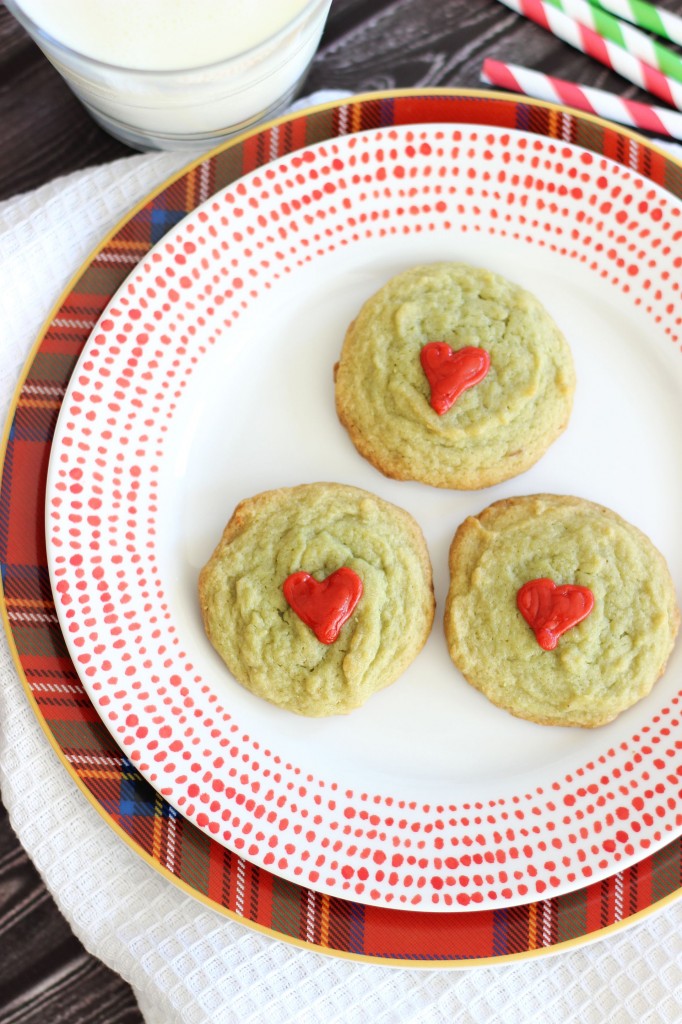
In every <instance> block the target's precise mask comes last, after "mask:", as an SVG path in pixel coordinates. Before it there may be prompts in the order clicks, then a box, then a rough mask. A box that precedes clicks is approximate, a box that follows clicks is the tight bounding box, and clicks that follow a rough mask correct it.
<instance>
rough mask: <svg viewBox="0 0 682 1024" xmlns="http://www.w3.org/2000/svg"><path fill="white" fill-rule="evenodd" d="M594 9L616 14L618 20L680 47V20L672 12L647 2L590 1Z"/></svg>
mask: <svg viewBox="0 0 682 1024" xmlns="http://www.w3.org/2000/svg"><path fill="white" fill-rule="evenodd" d="M590 2H591V3H593V4H595V6H596V7H601V8H602V9H603V10H605V11H611V13H612V14H617V15H618V17H619V18H624V19H625V21H630V22H632V24H633V25H638V26H639V28H645V29H646V30H647V31H648V32H654V33H655V34H656V35H657V36H660V37H661V39H667V40H668V42H670V43H679V44H680V45H682V18H680V16H679V14H673V13H672V11H664V10H663V8H661V7H656V6H655V5H654V4H650V3H648V2H647V0H590Z"/></svg>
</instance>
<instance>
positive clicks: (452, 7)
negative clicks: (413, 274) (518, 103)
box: [0, 0, 682, 1024]
mask: <svg viewBox="0 0 682 1024" xmlns="http://www.w3.org/2000/svg"><path fill="white" fill-rule="evenodd" d="M660 3H661V6H663V7H666V8H667V9H669V10H671V11H675V12H676V13H679V14H682V0H660ZM486 56H493V57H497V58H498V59H500V60H507V61H512V62H516V63H518V64H524V65H526V66H529V67H534V68H537V69H538V70H541V71H547V72H550V73H552V74H556V75H559V76H563V77H565V78H569V79H572V80H573V81H578V82H581V83H583V84H586V85H598V86H601V87H602V88H605V89H609V90H611V91H614V92H620V93H621V94H622V95H625V96H628V97H632V98H639V99H644V100H647V99H649V101H651V97H647V96H645V95H644V94H641V93H639V91H638V90H637V89H636V88H634V87H633V86H630V85H628V84H627V83H624V82H623V80H622V79H621V78H619V77H618V76H617V75H615V74H613V73H611V72H609V71H607V70H606V69H605V68H603V67H601V66H600V65H599V64H597V63H596V62H594V61H593V60H591V59H590V58H588V57H585V56H583V55H582V54H580V53H578V52H577V51H575V50H572V49H571V48H570V47H568V46H567V45H565V44H563V43H561V42H559V41H558V40H556V39H554V38H553V37H552V36H551V35H549V34H548V33H547V32H545V31H544V30H543V29H541V28H539V27H537V26H536V25H534V24H532V23H530V22H528V21H526V20H524V19H523V18H521V17H518V16H517V15H515V14H513V13H512V12H510V11H509V10H508V9H507V8H506V7H504V6H502V5H501V4H500V3H498V2H497V0H333V4H332V10H331V14H330V17H329V21H328V24H327V28H326V31H325V34H324V37H323V39H322V43H321V46H320V49H319V52H318V54H317V57H316V58H315V61H314V63H313V66H312V69H311V71H310V74H309V76H308V79H307V81H306V83H305V85H304V88H303V93H304V94H307V93H309V92H312V91H314V90H316V89H321V88H334V89H349V90H353V91H362V92H364V91H367V90H373V89H391V88H394V87H404V86H410V87H417V88H424V89H428V88H430V87H432V86H478V85H480V80H479V73H480V67H481V64H482V61H483V59H484V58H485V57H486ZM0 126H1V128H2V144H1V145H0V200H2V199H6V198H8V197H10V196H13V195H16V194H17V193H19V192H24V191H27V190H29V189H33V188H35V187H37V186H38V185H41V184H42V183H44V182H46V181H49V180H51V179H52V178H55V177H56V176H58V175H61V174H66V173H68V172H70V171H75V170H77V169H79V168H83V167H87V166H90V165H94V164H98V163H103V162H106V161H110V160H113V159H115V158H118V157H122V156H126V155H128V154H130V153H131V152H132V151H131V150H129V149H127V147H125V146H124V145H123V144H121V143H120V142H117V141H115V140H114V139H112V138H110V137H109V136H108V135H106V134H105V133H104V132H103V131H102V130H101V129H100V128H98V127H97V125H96V124H95V123H94V122H93V121H92V120H91V119H90V117H89V116H88V115H87V114H86V112H85V111H84V110H83V108H82V107H81V106H80V104H79V103H78V101H77V100H76V99H75V98H74V97H73V96H72V94H71V93H70V92H69V90H68V89H67V87H66V86H65V85H64V84H63V82H62V80H61V78H60V77H59V75H58V74H57V73H56V72H55V71H54V70H53V69H52V67H51V66H50V65H49V64H48V62H47V61H46V60H45V58H44V57H43V55H42V53H41V52H40V51H39V50H38V49H37V47H36V46H34V44H33V43H32V42H31V40H30V39H29V38H28V37H27V36H26V34H25V32H24V31H23V30H22V29H21V28H20V26H19V25H18V24H17V23H16V22H15V21H14V19H13V18H12V17H11V16H10V14H9V13H8V11H7V10H6V9H5V8H4V5H0ZM0 948H1V949H2V954H1V955H0V1024H3V1022H5V1021H7V1022H9V1021H11V1022H12V1024H53V1022H57V1021H58V1022H59V1024H140V1022H141V1020H142V1018H141V1016H140V1013H139V1010H138V1008H137V1005H136V1003H135V1000H134V997H133V995H132V992H131V990H130V989H129V987H128V986H127V985H126V984H125V983H124V982H123V981H122V980H121V979H120V978H119V977H118V976H117V975H115V974H113V973H112V972H111V971H109V970H108V969H107V968H106V967H104V966H103V965H102V964H101V963H100V962H99V961H97V960H95V959H93V958H92V957H90V956H89V955H88V954H87V953H86V952H85V950H84V949H83V948H82V947H81V945H80V944H79V942H78V941H77V940H76V938H75V937H74V936H73V935H72V933H71V931H70V929H69V927H68V925H67V924H66V922H65V921H64V919H63V918H62V916H61V915H60V913H59V911H58V910H57V908H56V907H55V905H54V903H53V902H52V899H51V897H50V896H49V894H48V892H47V890H46V889H45V888H44V886H43V885H42V883H41V881H40V879H39V877H38V875H37V873H36V871H35V869H34V868H33V866H32V864H31V863H30V861H29V860H28V858H27V857H26V855H25V854H24V852H23V850H22V848H21V847H20V845H19V843H18V842H17V840H16V837H15V836H14V833H13V832H12V830H11V827H10V825H9V822H8V819H7V814H6V812H5V811H4V809H3V808H2V806H1V805H0Z"/></svg>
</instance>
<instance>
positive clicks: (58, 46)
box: [5, 0, 332, 78]
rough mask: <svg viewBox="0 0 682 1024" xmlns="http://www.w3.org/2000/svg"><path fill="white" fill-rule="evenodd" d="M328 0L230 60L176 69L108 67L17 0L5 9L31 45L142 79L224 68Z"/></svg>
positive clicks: (311, 3) (318, 1) (314, 2)
mask: <svg viewBox="0 0 682 1024" xmlns="http://www.w3.org/2000/svg"><path fill="white" fill-rule="evenodd" d="M331 2H332V0H307V3H306V4H305V6H304V7H303V8H302V9H301V10H300V11H299V12H298V14H297V15H296V16H295V17H294V18H292V19H291V20H290V21H287V22H286V23H285V24H284V25H282V27H281V28H279V29H277V31H276V32H273V33H272V35H269V36H266V37H265V39H262V40H261V41H260V42H259V43H256V44H255V45H254V46H250V47H249V48H248V49H246V50H240V51H239V52H238V53H233V54H232V55H231V56H230V57H224V58H223V59H222V60H216V61H211V63H209V64H195V65H190V66H189V67H176V68H159V69H155V68H133V67H128V66H126V65H125V64H110V63H109V62H107V61H104V60H99V59H98V58H97V57H91V56H89V54H87V53H82V52H81V51H80V50H75V49H74V48H73V47H72V46H68V45H67V44H66V43H62V42H61V40H59V39H56V38H55V37H54V36H53V35H51V34H50V33H49V32H46V31H45V29H43V28H41V27H40V25H38V24H37V23H36V22H35V21H34V20H33V18H31V16H30V15H28V14H27V13H26V11H25V10H24V9H23V7H22V6H21V0H5V6H6V7H7V9H8V11H9V12H10V14H12V15H14V17H15V18H16V19H17V21H18V22H19V23H20V24H21V25H23V26H24V28H25V29H26V31H27V32H28V33H29V35H31V36H32V37H33V39H34V41H35V42H38V41H39V40H45V42H46V43H48V44H49V45H50V46H51V47H53V48H54V49H55V50H57V51H58V52H61V53H63V54H65V55H68V56H70V57H75V58H77V59H78V60H82V61H87V62H88V63H90V64H92V65H93V66H94V67H97V68H102V69H103V70H106V71H119V72H128V73H131V74H135V75H143V76H145V77H147V76H149V77H152V76H153V77H156V78H159V77H162V78H163V77H169V78H170V77H172V76H175V75H179V74H182V75H191V74H200V73H205V72H206V71H212V70H215V69H216V68H221V67H225V66H226V65H229V64H231V63H233V62H236V61H238V60H241V59H242V58H244V57H248V56H249V55H250V54H256V53H257V52H258V51H259V50H261V49H262V48H263V47H266V46H268V45H269V44H271V43H273V42H275V41H276V40H277V39H278V38H279V37H280V36H283V35H284V34H285V33H286V32H288V31H290V30H291V29H292V28H295V27H296V26H297V25H298V24H299V23H302V22H304V21H305V20H306V19H307V17H308V15H309V13H310V12H311V11H312V10H313V9H314V8H315V7H318V6H319V7H322V6H325V4H326V5H327V6H328V7H329V6H331Z"/></svg>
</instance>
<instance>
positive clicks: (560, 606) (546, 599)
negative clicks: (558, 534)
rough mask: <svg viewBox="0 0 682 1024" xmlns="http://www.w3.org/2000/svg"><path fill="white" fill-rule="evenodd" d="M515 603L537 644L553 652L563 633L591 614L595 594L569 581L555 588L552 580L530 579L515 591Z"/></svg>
mask: <svg viewBox="0 0 682 1024" xmlns="http://www.w3.org/2000/svg"><path fill="white" fill-rule="evenodd" d="M516 604H517V607H518V609H519V611H520V612H521V614H522V615H523V617H524V619H525V620H526V622H527V623H528V625H529V626H530V628H531V629H532V630H533V632H534V633H535V639H536V640H537V642H538V643H539V644H540V647H542V648H543V650H545V651H553V650H554V648H555V647H556V645H557V641H558V639H559V637H560V636H561V635H562V633H565V632H566V631H567V630H568V629H572V628H573V626H577V625H578V623H579V622H582V621H583V619H586V618H587V616H588V615H589V614H590V612H591V611H592V609H593V607H594V594H593V593H592V591H591V590H590V589H589V588H588V587H576V586H573V584H571V583H566V584H564V586H560V587H558V586H557V585H556V584H555V583H554V582H553V581H552V580H548V579H538V580H530V581H529V582H528V583H524V585H523V586H522V587H521V589H520V590H519V592H518V593H517V595H516Z"/></svg>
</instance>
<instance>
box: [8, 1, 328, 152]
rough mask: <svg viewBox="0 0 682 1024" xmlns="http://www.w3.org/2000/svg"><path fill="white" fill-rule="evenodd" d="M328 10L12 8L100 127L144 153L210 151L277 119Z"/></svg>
mask: <svg viewBox="0 0 682 1024" xmlns="http://www.w3.org/2000/svg"><path fill="white" fill-rule="evenodd" d="M330 3H331V0H6V6H7V7H8V8H9V10H10V11H11V12H12V13H13V14H14V16H15V17H16V18H17V19H18V20H19V21H20V22H21V24H22V25H23V26H24V28H25V29H26V30H27V31H28V32H29V34H30V35H31V36H32V37H33V39H34V40H35V41H36V43H37V44H38V46H40V48H41V49H42V50H43V52H44V53H45V55H46V56H47V57H48V59H49V60H50V61H51V62H52V64H53V65H54V66H55V67H56V68H57V70H58V71H59V72H60V73H61V75H62V76H63V77H64V79H65V80H66V82H67V83H68V85H69V86H70V87H71V89H72V90H73V92H74V93H75V94H76V96H78V98H79V99H80V100H81V101H82V102H83V103H84V105H85V106H86V107H87V109H88V110H89V111H90V113H91V114H92V116H93V117H94V118H95V120H96V121H97V122H98V123H99V124H100V125H102V127H103V128H105V129H106V130H107V131H108V132H110V133H111V134H112V135H114V136H116V138H118V139H121V140H122V141H123V142H126V143H127V144H128V145H130V146H134V147H135V148H137V149H144V150H146V149H186V150H192V151H205V150H207V149H209V148H210V147H211V146H213V145H217V144H218V143H219V142H220V141H222V140H223V139H227V138H229V137H230V136H231V135H233V134H235V133H237V132H240V131H243V130H244V129H246V128H249V127H250V126H252V125H255V124H258V123H259V122H261V121H264V120H266V119H267V118H270V117H274V116H276V115H277V114H279V113H281V112H282V111H283V110H284V109H285V108H286V106H287V104H288V103H289V102H290V100H291V99H292V98H293V96H294V95H295V94H296V90H297V88H298V86H299V85H300V83H301V82H302V80H303V78H304V76H305V73H306V71H307V69H308V66H309V64H310V62H311V60H312V59H313V56H314V55H315V51H316V49H317V46H318V43H319V41H320V36H321V35H322V29H323V28H324V23H325V20H326V17H327V12H328V10H329V7H330Z"/></svg>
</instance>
